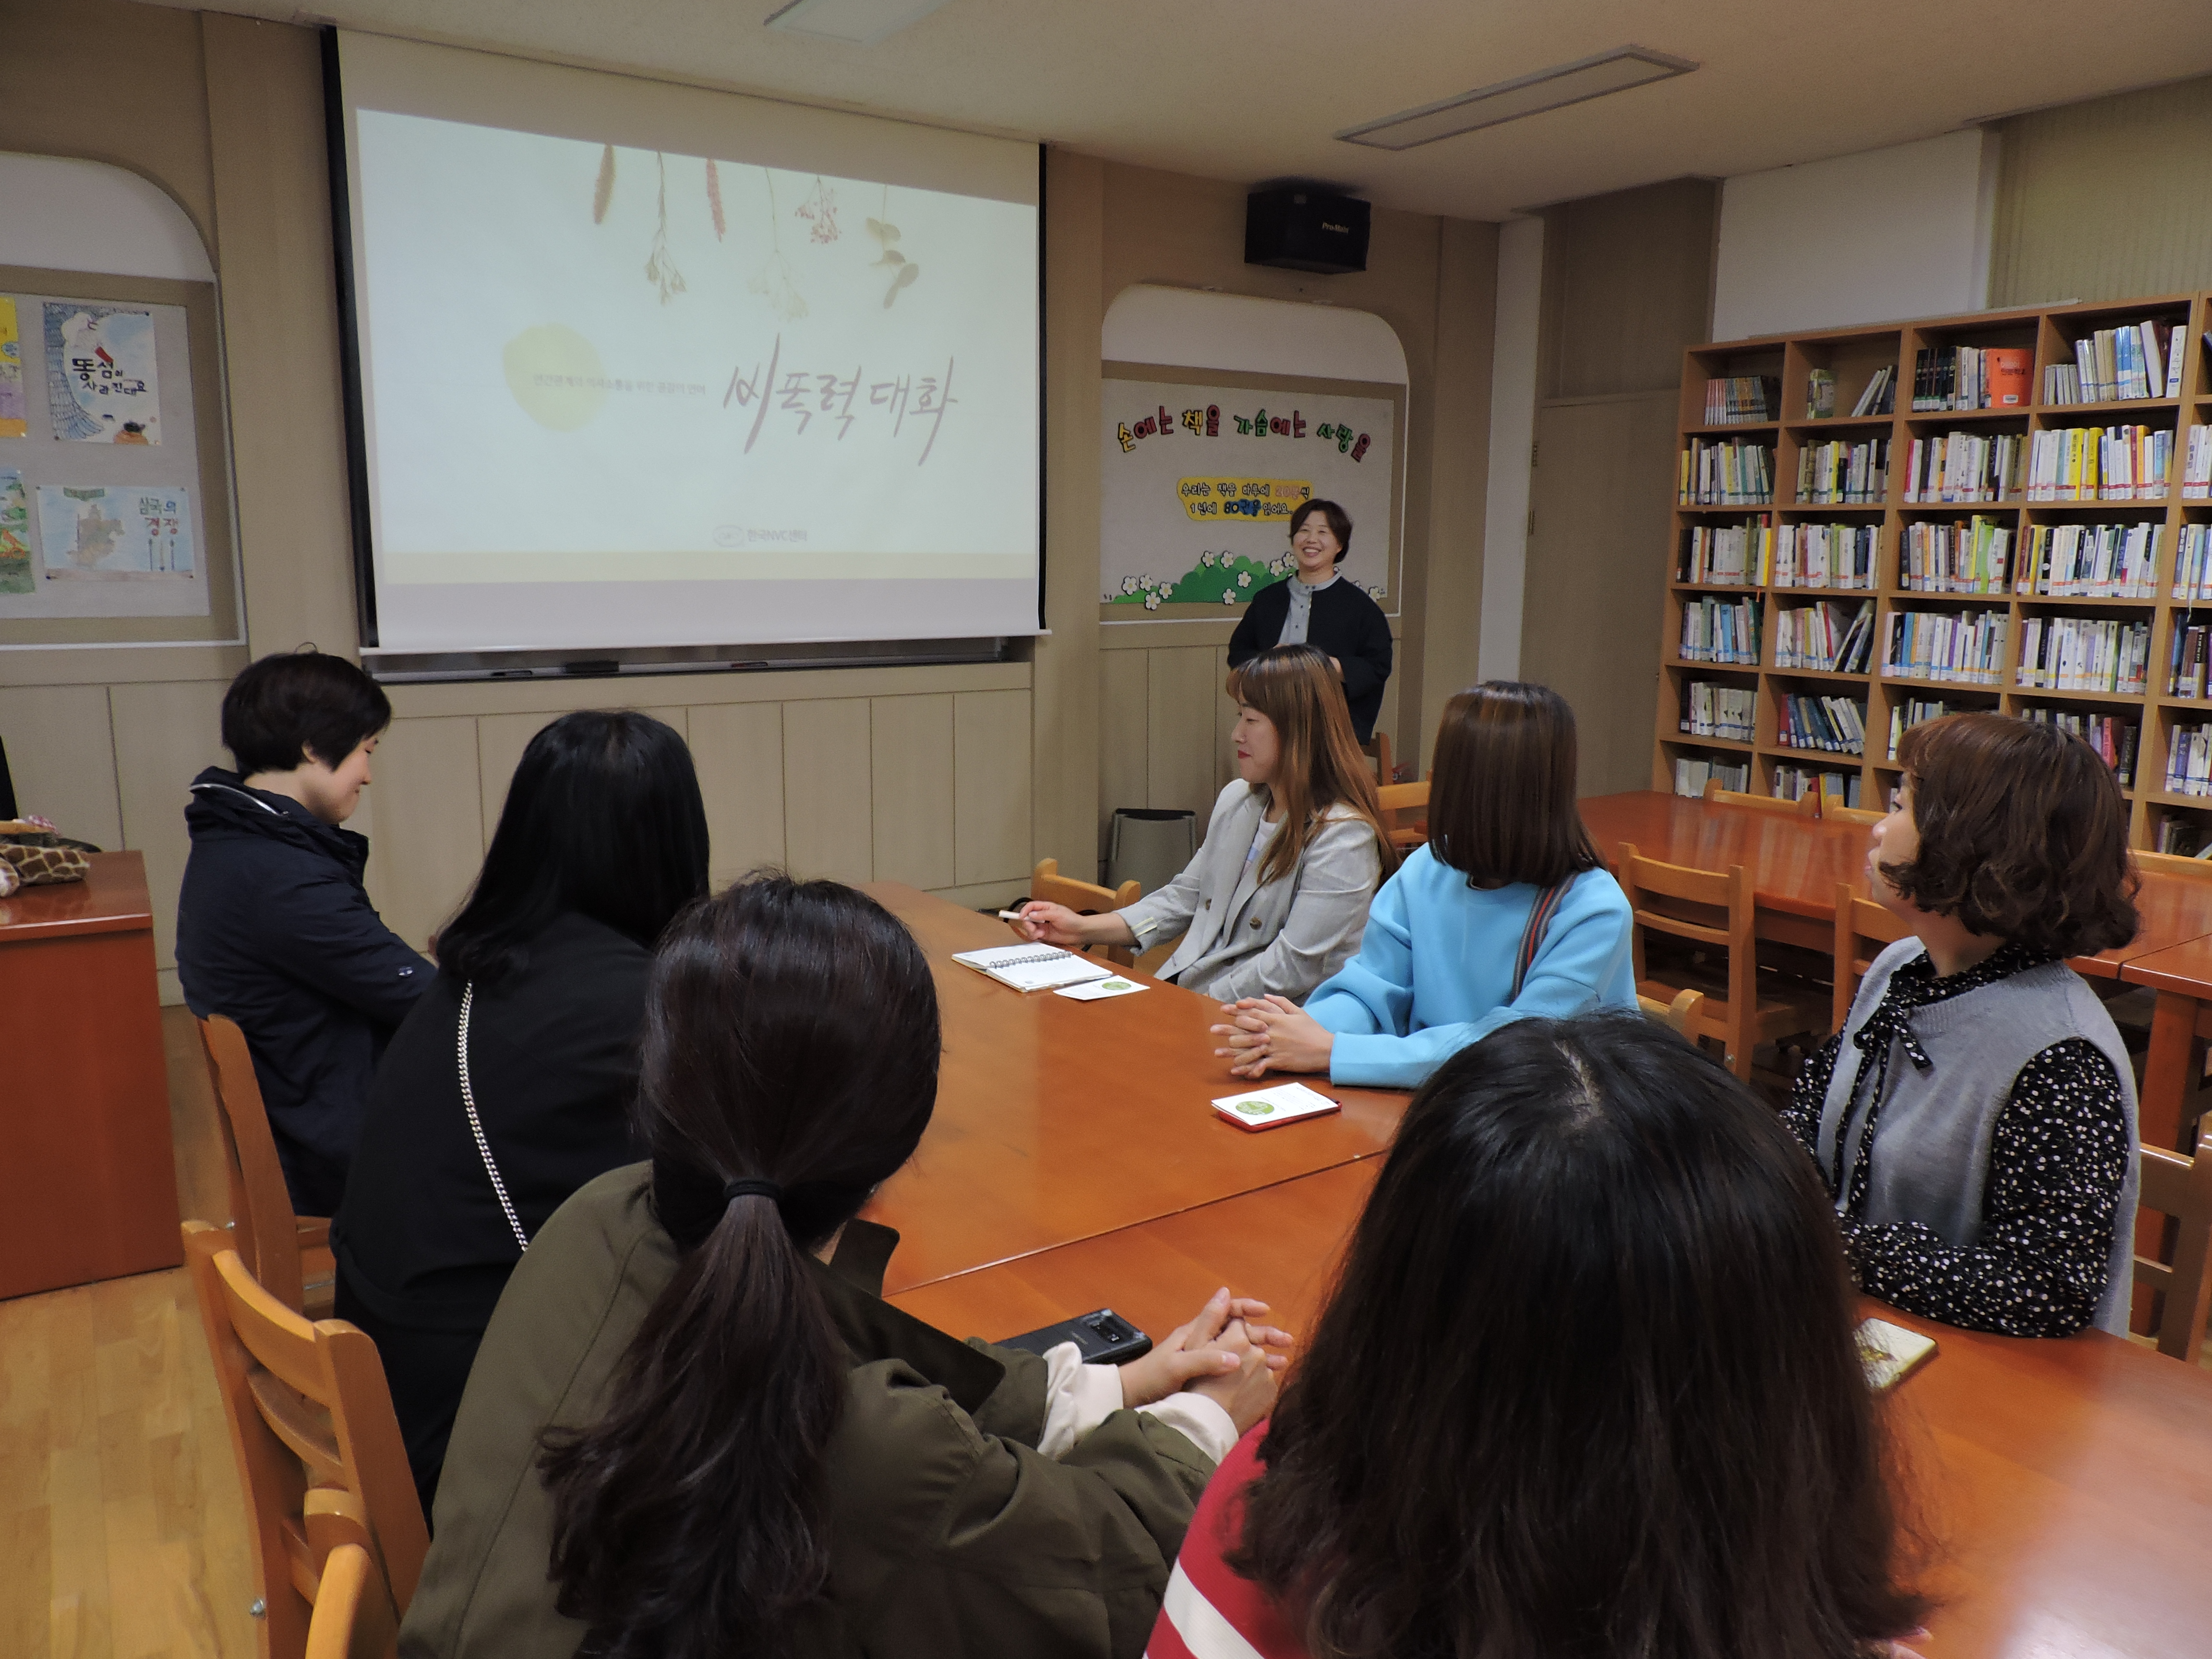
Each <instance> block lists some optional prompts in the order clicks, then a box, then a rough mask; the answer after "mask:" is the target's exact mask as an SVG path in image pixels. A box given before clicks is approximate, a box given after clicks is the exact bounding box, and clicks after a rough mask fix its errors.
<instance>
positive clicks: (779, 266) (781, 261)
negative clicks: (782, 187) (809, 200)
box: [746, 167, 806, 323]
mask: <svg viewBox="0 0 2212 1659" xmlns="http://www.w3.org/2000/svg"><path fill="white" fill-rule="evenodd" d="M761 178H762V179H763V180H764V181H766V183H767V185H768V246H769V256H768V259H767V261H766V263H764V264H763V265H762V266H761V268H760V270H757V271H756V272H755V273H754V275H753V279H752V281H751V282H750V283H747V284H746V286H747V287H748V288H750V289H752V291H753V292H754V293H756V294H757V295H762V296H763V298H765V299H766V300H767V301H768V305H769V310H771V311H773V312H774V313H775V314H776V315H777V316H779V317H781V318H782V319H784V321H786V322H787V323H795V322H797V321H798V320H799V319H800V318H801V317H804V316H805V314H806V296H805V295H802V294H801V293H800V292H799V288H798V285H797V284H796V283H793V281H792V280H791V265H790V263H789V262H788V261H787V260H786V259H785V258H784V257H783V245H782V243H781V240H779V239H778V237H777V235H776V228H775V174H774V173H770V172H769V170H768V169H767V168H766V167H763V168H762V169H761Z"/></svg>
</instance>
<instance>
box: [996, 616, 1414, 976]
mask: <svg viewBox="0 0 2212 1659" xmlns="http://www.w3.org/2000/svg"><path fill="white" fill-rule="evenodd" d="M1237 696H1238V698H1239V702H1238V704H1237V731H1236V739H1237V781H1236V782H1234V783H1232V784H1231V785H1230V786H1229V787H1227V788H1226V789H1224V790H1223V791H1222V792H1221V794H1220V796H1219V798H1218V799H1216V800H1215V802H1214V803H1213V817H1212V820H1211V821H1210V822H1209V823H1207V825H1206V844H1205V845H1204V846H1202V847H1200V848H1199V849H1198V856H1197V857H1196V858H1194V859H1193V860H1191V861H1190V864H1189V866H1188V868H1186V869H1185V870H1184V871H1183V872H1182V874H1181V875H1179V876H1177V877H1176V878H1175V879H1174V880H1173V881H1171V882H1170V883H1169V884H1167V885H1166V886H1165V887H1163V888H1162V889H1160V890H1159V891H1158V892H1157V893H1152V894H1149V895H1147V896H1146V897H1144V898H1141V899H1139V900H1138V901H1137V902H1135V903H1134V904H1132V905H1130V906H1128V907H1127V908H1125V909H1121V910H1113V911H1109V912H1107V913H1105V914H1104V915H1091V916H1086V915H1079V914H1078V913H1076V912H1075V911H1073V910H1070V909H1068V908H1066V907H1065V906H1063V905H1058V904H1046V903H1042V902H1037V901H1031V902H1030V903H1027V904H1024V905H1023V906H1022V907H1021V909H1020V913H1019V914H1020V920H1019V921H1016V922H1015V923H1014V924H1013V927H1014V931H1015V932H1016V933H1019V934H1020V935H1021V936H1022V937H1023V938H1024V939H1042V940H1045V941H1046V942H1048V943H1049V944H1053V945H1066V946H1069V947H1071V948H1074V949H1080V948H1082V947H1083V946H1085V945H1134V946H1135V947H1136V948H1137V949H1139V950H1140V951H1146V950H1150V949H1151V948H1152V946H1153V945H1158V944H1160V943H1161V942H1162V941H1164V940H1166V939H1173V938H1175V937H1176V935H1177V934H1181V935H1182V943H1181V944H1180V945H1177V946H1176V950H1175V953H1174V954H1173V955H1172V956H1170V957H1169V958H1168V959H1167V962H1166V963H1165V964H1164V966H1163V967H1162V969H1161V970H1160V974H1161V977H1162V978H1164V979H1169V980H1172V981H1175V982H1176V984H1178V985H1181V986H1182V987H1185V988H1186V989H1188V990H1193V991H1197V992H1199V993H1200V994H1203V995H1206V996H1210V997H1217V998H1220V999H1223V1000H1235V999H1237V998H1238V997H1259V996H1267V995H1270V994H1272V995H1274V996H1279V997H1287V998H1289V999H1290V1000H1292V1001H1294V1002H1296V1001H1303V1000H1304V999H1305V996H1306V994H1307V993H1308V992H1310V991H1311V990H1312V989H1313V988H1314V987H1316V986H1317V985H1319V984H1320V983H1321V982H1322V981H1323V980H1325V979H1327V978H1328V976H1329V975H1331V974H1334V972H1335V971H1336V970H1337V969H1339V968H1340V967H1342V966H1343V965H1344V963H1346V960H1347V959H1349V958H1350V957H1351V956H1352V953H1353V952H1354V951H1357V950H1358V948H1359V936H1360V934H1361V933H1362V932H1363V931H1364V929H1365V928H1366V926H1367V907H1368V904H1369V902H1370V901H1371V900H1372V899H1373V898H1374V896H1375V890H1376V887H1377V886H1378V885H1379V884H1381V882H1382V880H1383V877H1384V876H1385V875H1387V874H1389V872H1390V869H1391V868H1392V867H1393V866H1395V862H1396V860H1395V858H1394V857H1393V856H1392V854H1391V851H1390V843H1389V837H1388V836H1385V835H1384V834H1383V825H1382V817H1381V811H1382V809H1381V805H1380V803H1379V802H1378V801H1377V799H1376V793H1375V781H1374V779H1373V778H1372V777H1371V776H1370V775H1369V773H1368V770H1367V768H1366V766H1365V765H1364V763H1363V762H1362V759H1361V757H1360V753H1359V745H1358V743H1357V742H1356V741H1354V740H1353V738H1352V722H1351V720H1350V718H1349V717H1348V716H1347V715H1346V713H1345V706H1344V697H1343V695H1342V694H1341V693H1340V691H1339V690H1337V684H1336V677H1335V674H1334V671H1333V670H1331V668H1330V667H1329V664H1328V658H1327V657H1326V656H1325V655H1323V654H1322V653H1321V652H1319V651H1317V650H1316V649H1315V648H1314V647H1311V646H1310V645H1285V646H1278V647H1276V648H1275V649H1273V650H1272V651H1267V652H1263V653H1261V654H1260V655H1259V656H1257V657H1255V658H1254V659H1252V660H1251V661H1250V662H1249V663H1247V664H1245V665H1244V667H1243V672H1242V673H1241V675H1240V676H1239V677H1238V684H1237Z"/></svg>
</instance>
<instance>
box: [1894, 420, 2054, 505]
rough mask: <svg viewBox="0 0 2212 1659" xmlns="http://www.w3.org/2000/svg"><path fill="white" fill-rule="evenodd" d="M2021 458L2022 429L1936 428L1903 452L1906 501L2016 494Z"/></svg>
mask: <svg viewBox="0 0 2212 1659" xmlns="http://www.w3.org/2000/svg"><path fill="white" fill-rule="evenodd" d="M2026 465H2027V434H2026V433H2024V432H1941V433H1937V434H1936V435H1935V436H1933V437H1929V438H1915V439H1914V440H1913V441H1912V442H1911V447H1909V448H1908V450H1907V451H1906V453H1905V500H1906V501H2006V500H2009V499H2010V498H2012V497H2013V496H2015V495H2019V494H2020V491H2021V478H2022V477H2023V475H2024V472H2025V471H2026Z"/></svg>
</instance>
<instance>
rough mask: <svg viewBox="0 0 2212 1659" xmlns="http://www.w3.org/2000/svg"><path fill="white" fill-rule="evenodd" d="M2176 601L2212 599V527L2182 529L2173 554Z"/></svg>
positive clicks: (2195, 525)
mask: <svg viewBox="0 0 2212 1659" xmlns="http://www.w3.org/2000/svg"><path fill="white" fill-rule="evenodd" d="M2160 528H2161V529H2163V528H2164V526H2160ZM2153 580H2156V578H2155V577H2154V578H2153ZM2173 597H2174V598H2175V599H2191V600H2195V599H2212V524H2185V525H2184V526H2181V537H2180V540H2179V543H2178V544H2176V546H2175V548H2174V550H2173Z"/></svg>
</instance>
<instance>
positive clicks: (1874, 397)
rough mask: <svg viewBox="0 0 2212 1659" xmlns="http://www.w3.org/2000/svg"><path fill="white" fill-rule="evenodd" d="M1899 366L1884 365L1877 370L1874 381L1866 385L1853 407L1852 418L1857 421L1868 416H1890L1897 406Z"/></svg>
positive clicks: (1892, 364)
mask: <svg viewBox="0 0 2212 1659" xmlns="http://www.w3.org/2000/svg"><path fill="white" fill-rule="evenodd" d="M1896 400H1897V365H1896V364H1894V363H1884V364H1883V365H1882V366H1881V368H1878V369H1876V370H1875V372H1874V379H1872V380H1869V381H1868V382H1867V383H1866V389H1865V390H1864V391H1863V392H1860V393H1859V400H1858V402H1857V403H1855V404H1852V405H1851V418H1852V419H1854V420H1857V419H1859V418H1861V417H1862V416H1868V415H1888V414H1892V413H1893V412H1894V411H1895V410H1896V406H1897V403H1896Z"/></svg>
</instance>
